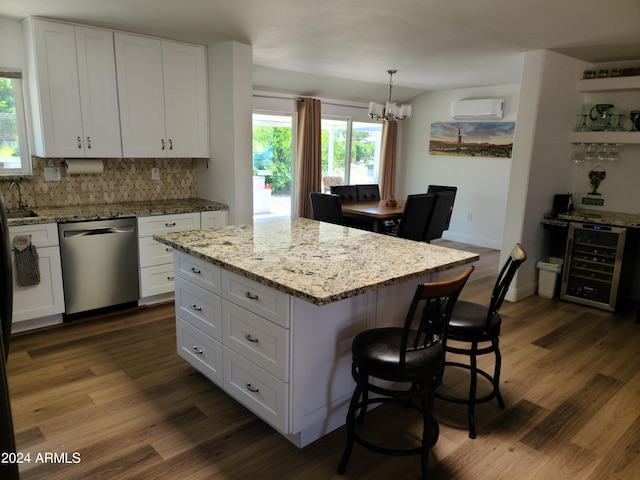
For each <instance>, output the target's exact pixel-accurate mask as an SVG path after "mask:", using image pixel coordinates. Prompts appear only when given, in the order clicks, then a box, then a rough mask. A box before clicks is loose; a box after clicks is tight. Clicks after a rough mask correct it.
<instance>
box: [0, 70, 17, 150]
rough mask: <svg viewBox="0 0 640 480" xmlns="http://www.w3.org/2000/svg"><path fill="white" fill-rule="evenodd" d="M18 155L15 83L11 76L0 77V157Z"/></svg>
mask: <svg viewBox="0 0 640 480" xmlns="http://www.w3.org/2000/svg"><path fill="white" fill-rule="evenodd" d="M18 156H20V150H19V147H18V129H17V124H16V105H15V100H14V98H13V84H12V83H11V79H9V78H0V158H4V157H18Z"/></svg>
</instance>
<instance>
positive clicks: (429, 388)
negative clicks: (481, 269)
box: [338, 267, 474, 478]
mask: <svg viewBox="0 0 640 480" xmlns="http://www.w3.org/2000/svg"><path fill="white" fill-rule="evenodd" d="M473 270H474V267H469V268H467V269H466V271H465V272H464V273H463V274H462V275H460V276H459V277H457V278H455V279H453V280H448V281H440V282H432V283H423V284H420V285H418V286H417V288H416V291H415V294H414V296H413V300H412V302H411V305H410V307H409V310H408V312H407V316H406V318H405V321H404V325H403V326H401V327H400V326H398V327H386V328H374V329H370V330H365V331H363V332H360V333H359V334H358V335H356V336H355V338H354V339H353V343H352V347H351V352H352V367H351V372H352V375H353V379H354V380H355V382H356V387H355V390H354V392H353V396H352V397H351V402H350V403H349V410H348V412H347V419H346V427H347V443H346V446H345V449H344V453H343V455H342V458H341V460H340V464H339V465H338V473H340V474H344V473H345V471H346V468H347V463H348V462H349V458H350V457H351V452H352V451H353V445H354V443H358V444H360V445H362V446H364V447H366V448H368V449H370V450H372V451H374V452H377V453H382V454H387V455H420V460H421V467H422V478H427V473H428V467H429V465H428V454H429V449H430V448H431V447H432V446H433V445H434V444H435V443H436V441H437V440H438V435H439V427H438V423H437V422H436V420H435V418H434V417H433V412H432V407H433V393H434V391H435V389H436V387H437V386H438V384H439V383H440V377H441V375H442V369H443V367H444V348H443V345H442V339H443V337H444V335H445V334H446V330H447V325H448V323H449V317H450V315H451V311H452V309H453V307H454V304H455V302H456V300H457V298H458V295H459V294H460V291H461V290H462V287H464V285H465V283H466V282H467V279H468V278H469V275H471V272H473ZM381 381H386V383H381ZM389 382H391V383H389ZM369 393H373V394H374V396H373V398H371V397H370V396H369ZM416 402H417V404H416ZM380 403H398V404H401V405H403V407H407V408H412V409H415V410H417V411H419V412H420V413H421V414H422V438H421V440H420V446H418V447H412V448H407V449H398V448H392V447H390V446H389V445H381V444H375V443H372V442H371V441H370V440H367V439H365V437H364V436H361V435H360V432H359V429H356V423H358V424H362V423H363V422H364V419H365V414H366V413H367V407H369V406H371V405H375V404H380ZM356 414H357V419H356Z"/></svg>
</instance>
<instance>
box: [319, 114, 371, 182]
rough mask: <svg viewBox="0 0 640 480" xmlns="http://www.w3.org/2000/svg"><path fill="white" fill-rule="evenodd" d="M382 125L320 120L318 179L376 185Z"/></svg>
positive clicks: (341, 120) (343, 120)
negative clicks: (320, 175) (319, 169)
mask: <svg viewBox="0 0 640 480" xmlns="http://www.w3.org/2000/svg"><path fill="white" fill-rule="evenodd" d="M381 142H382V124H380V123H374V122H357V121H352V120H350V119H347V120H345V119H333V118H323V119H322V176H323V178H324V180H325V185H324V189H325V191H328V190H329V187H330V185H331V184H334V185H336V184H340V183H344V184H351V185H356V184H369V183H371V184H373V183H378V178H379V169H380V145H381Z"/></svg>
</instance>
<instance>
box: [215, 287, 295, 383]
mask: <svg viewBox="0 0 640 480" xmlns="http://www.w3.org/2000/svg"><path fill="white" fill-rule="evenodd" d="M222 324H223V328H222V331H223V340H222V343H224V345H225V346H227V347H229V348H231V349H232V350H234V351H236V352H237V353H239V354H240V355H242V356H244V357H246V358H247V359H249V360H251V361H252V362H253V363H255V364H257V365H258V366H260V367H262V368H264V369H265V370H266V371H267V372H269V373H271V374H272V375H275V376H276V377H278V378H279V379H280V380H283V381H285V382H286V381H288V379H289V368H288V367H289V330H287V329H285V328H282V327H280V326H279V325H276V324H275V323H273V322H270V321H269V320H265V319H264V318H262V317H259V316H258V315H256V314H255V313H251V312H249V311H248V310H245V309H244V308H242V307H238V306H237V305H234V304H233V303H231V302H228V301H227V300H223V301H222Z"/></svg>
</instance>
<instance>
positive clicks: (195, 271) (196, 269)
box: [191, 267, 202, 275]
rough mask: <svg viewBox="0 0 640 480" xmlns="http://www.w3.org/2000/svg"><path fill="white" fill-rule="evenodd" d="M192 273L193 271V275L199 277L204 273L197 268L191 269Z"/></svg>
mask: <svg viewBox="0 0 640 480" xmlns="http://www.w3.org/2000/svg"><path fill="white" fill-rule="evenodd" d="M191 271H192V272H193V273H195V274H198V275H200V274H201V273H202V272H201V271H200V270H199V269H198V268H196V267H191Z"/></svg>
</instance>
